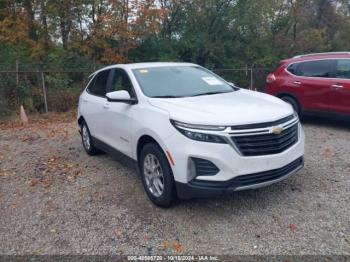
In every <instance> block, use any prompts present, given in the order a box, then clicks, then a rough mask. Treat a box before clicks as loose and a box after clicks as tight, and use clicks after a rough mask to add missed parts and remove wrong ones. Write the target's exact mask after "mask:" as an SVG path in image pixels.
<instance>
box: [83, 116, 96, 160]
mask: <svg viewBox="0 0 350 262" xmlns="http://www.w3.org/2000/svg"><path fill="white" fill-rule="evenodd" d="M80 129H81V130H80V132H81V141H82V143H83V147H84V149H85V151H86V153H88V154H89V155H90V156H93V155H96V154H97V153H98V149H97V148H95V146H94V144H93V141H92V137H91V134H90V130H89V128H88V126H87V124H86V123H85V122H83V123H82V124H81V126H80Z"/></svg>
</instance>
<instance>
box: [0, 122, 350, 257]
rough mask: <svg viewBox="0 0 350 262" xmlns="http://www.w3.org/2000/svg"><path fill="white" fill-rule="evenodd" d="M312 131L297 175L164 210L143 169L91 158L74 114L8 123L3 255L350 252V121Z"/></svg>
mask: <svg viewBox="0 0 350 262" xmlns="http://www.w3.org/2000/svg"><path fill="white" fill-rule="evenodd" d="M304 129H305V133H306V139H307V143H306V155H305V160H306V163H305V168H304V169H303V170H302V171H301V172H300V173H298V174H297V175H295V176H292V177H291V178H289V179H288V180H285V181H283V182H280V183H278V184H275V185H273V186H270V187H267V188H262V189H259V190H255V191H244V192H237V193H234V194H232V195H228V196H222V197H217V198H212V199H200V200H190V201H181V202H179V203H177V204H176V205H175V206H174V207H172V208H170V209H161V208H158V207H155V206H154V205H152V204H151V202H150V201H149V200H148V199H147V196H146V194H145V193H144V191H143V188H142V185H141V181H140V179H139V177H138V175H137V174H136V171H135V170H134V169H132V168H128V167H126V166H123V165H122V164H121V163H119V162H117V161H115V160H113V159H112V158H111V157H110V156H108V155H100V156H96V157H89V156H87V155H86V154H85V152H84V151H83V148H82V146H81V143H80V136H79V135H78V133H77V129H76V126H75V121H74V117H73V116H71V115H49V117H46V118H45V119H42V118H38V117H37V118H35V119H34V120H32V122H31V124H30V125H28V126H26V127H22V126H20V125H18V124H16V123H6V124H0V212H1V215H0V253H1V254H109V255H115V254H118V255H125V254H145V255H146V254H283V255H290V254H298V255H299V254H347V255H349V254H350V208H349V207H350V205H349V203H350V125H349V123H345V122H341V121H331V120H325V119H318V118H317V119H313V120H306V121H305V122H304Z"/></svg>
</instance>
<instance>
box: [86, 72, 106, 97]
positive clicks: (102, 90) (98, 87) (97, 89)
mask: <svg viewBox="0 0 350 262" xmlns="http://www.w3.org/2000/svg"><path fill="white" fill-rule="evenodd" d="M109 72H110V70H104V71H102V72H100V73H98V74H97V76H95V78H94V80H93V81H92V82H91V84H90V85H89V86H88V91H89V92H90V93H91V94H92V95H96V96H105V95H106V85H107V80H108V75H109Z"/></svg>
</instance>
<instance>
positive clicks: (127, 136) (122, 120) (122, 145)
mask: <svg viewBox="0 0 350 262" xmlns="http://www.w3.org/2000/svg"><path fill="white" fill-rule="evenodd" d="M119 90H125V91H127V92H129V94H130V96H131V97H134V98H136V97H135V92H134V89H133V86H132V83H131V81H130V78H129V76H128V74H127V73H126V72H125V71H124V70H123V69H120V68H116V69H114V70H113V72H112V81H111V85H110V87H109V90H108V91H109V92H113V91H119ZM136 106H137V104H136V105H130V104H126V103H122V102H108V105H107V108H106V109H105V119H106V120H105V121H104V122H105V124H104V128H105V129H106V140H107V141H106V142H107V143H108V144H109V145H110V146H112V147H113V148H115V149H117V150H118V151H120V152H122V153H124V154H125V155H127V156H130V157H131V156H132V146H131V139H132V136H131V124H132V120H133V117H134V112H135V107H136Z"/></svg>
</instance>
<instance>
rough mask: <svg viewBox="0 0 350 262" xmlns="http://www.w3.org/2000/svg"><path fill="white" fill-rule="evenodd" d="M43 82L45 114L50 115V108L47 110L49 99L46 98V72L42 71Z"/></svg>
mask: <svg viewBox="0 0 350 262" xmlns="http://www.w3.org/2000/svg"><path fill="white" fill-rule="evenodd" d="M41 81H42V85H43V94H44V104H45V113H48V108H47V97H46V86H45V78H44V72H43V71H41Z"/></svg>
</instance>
